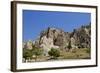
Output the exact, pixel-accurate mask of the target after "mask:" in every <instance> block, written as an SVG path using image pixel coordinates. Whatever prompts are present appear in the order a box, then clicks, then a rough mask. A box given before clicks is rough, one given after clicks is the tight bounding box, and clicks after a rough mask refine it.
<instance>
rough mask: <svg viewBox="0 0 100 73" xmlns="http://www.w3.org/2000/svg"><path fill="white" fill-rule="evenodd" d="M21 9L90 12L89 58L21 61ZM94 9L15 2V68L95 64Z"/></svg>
mask: <svg viewBox="0 0 100 73" xmlns="http://www.w3.org/2000/svg"><path fill="white" fill-rule="evenodd" d="M22 10H42V11H63V12H84V13H87V12H88V13H91V25H92V26H91V59H83V60H63V61H53V62H34V63H22V28H23V26H22V25H23V22H22V21H23V19H22ZM95 23H96V9H92V8H81V7H67V6H66V7H59V6H49V5H48V6H44V5H28V4H17V69H31V68H34V69H35V68H52V67H68V66H82V65H95V64H96V60H95V59H96V49H95V48H96V45H95V44H96V39H95V38H96V36H95V35H96V24H95Z"/></svg>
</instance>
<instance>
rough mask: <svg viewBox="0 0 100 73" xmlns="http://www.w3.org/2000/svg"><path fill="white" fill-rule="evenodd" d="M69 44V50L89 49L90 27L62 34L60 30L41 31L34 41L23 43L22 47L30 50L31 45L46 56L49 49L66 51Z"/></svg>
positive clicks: (48, 29)
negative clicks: (40, 49)
mask: <svg viewBox="0 0 100 73" xmlns="http://www.w3.org/2000/svg"><path fill="white" fill-rule="evenodd" d="M69 42H71V48H72V49H73V48H74V49H75V48H91V25H87V26H82V27H80V28H78V29H74V30H73V32H64V31H63V30H62V29H57V28H50V27H48V28H47V29H46V30H43V31H42V32H41V33H40V37H39V38H38V39H37V40H35V41H33V42H32V41H28V42H27V43H26V44H25V43H24V47H26V48H28V49H32V45H35V46H36V47H38V48H42V49H43V50H44V54H45V55H48V51H49V50H50V49H51V48H55V49H61V50H66V49H68V48H67V46H68V44H69Z"/></svg>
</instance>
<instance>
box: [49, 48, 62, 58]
mask: <svg viewBox="0 0 100 73" xmlns="http://www.w3.org/2000/svg"><path fill="white" fill-rule="evenodd" d="M48 54H49V55H50V56H51V57H53V58H54V59H57V57H59V56H60V51H59V50H57V49H54V48H51V50H50V51H49V52H48Z"/></svg>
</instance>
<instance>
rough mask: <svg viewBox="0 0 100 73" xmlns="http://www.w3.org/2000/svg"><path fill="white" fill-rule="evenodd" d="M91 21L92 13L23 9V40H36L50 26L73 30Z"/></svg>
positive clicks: (66, 30) (67, 30)
mask: <svg viewBox="0 0 100 73" xmlns="http://www.w3.org/2000/svg"><path fill="white" fill-rule="evenodd" d="M90 22H91V14H90V13H79V12H56V11H53V12H51V11H36V10H23V41H28V40H35V39H36V38H37V37H38V36H39V34H40V32H41V31H43V30H44V29H47V28H48V27H55V28H60V29H62V30H64V31H65V32H72V31H73V29H75V28H79V27H81V26H82V25H87V24H89V23H90Z"/></svg>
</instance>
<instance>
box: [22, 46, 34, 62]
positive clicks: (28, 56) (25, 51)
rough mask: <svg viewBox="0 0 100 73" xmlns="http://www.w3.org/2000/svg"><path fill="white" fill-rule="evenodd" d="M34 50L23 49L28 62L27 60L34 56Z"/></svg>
mask: <svg viewBox="0 0 100 73" xmlns="http://www.w3.org/2000/svg"><path fill="white" fill-rule="evenodd" d="M32 55H33V54H32V51H31V50H29V49H25V48H24V49H23V58H24V59H25V62H26V60H28V59H31V58H32Z"/></svg>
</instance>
